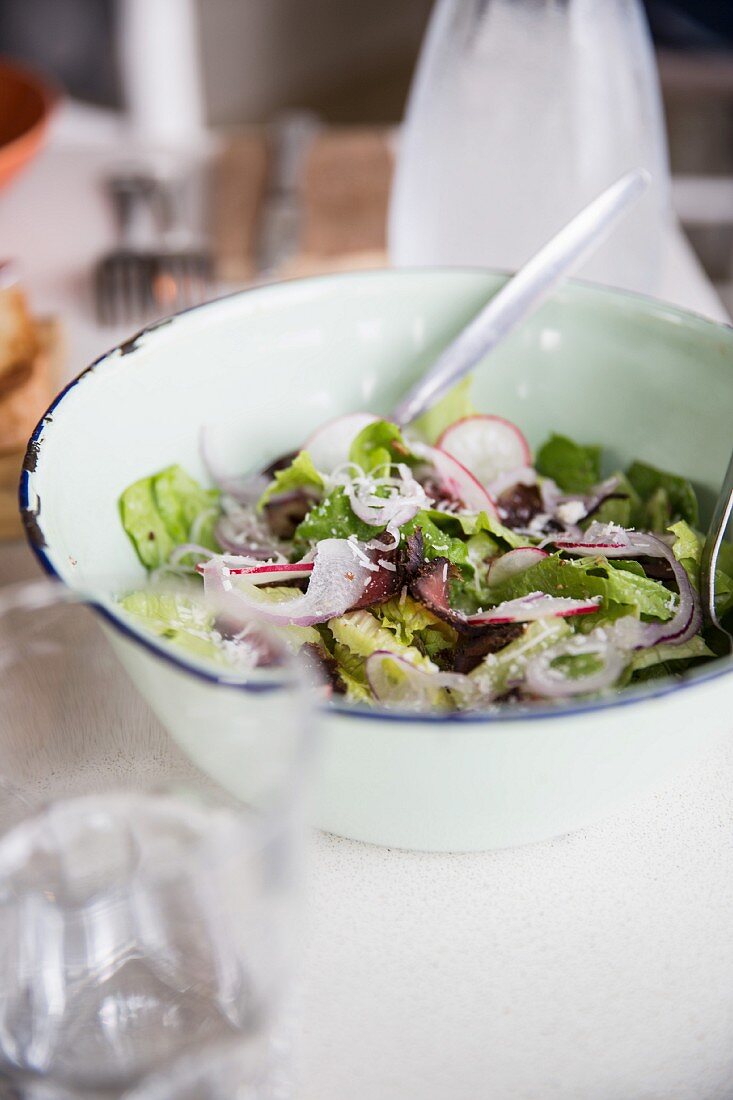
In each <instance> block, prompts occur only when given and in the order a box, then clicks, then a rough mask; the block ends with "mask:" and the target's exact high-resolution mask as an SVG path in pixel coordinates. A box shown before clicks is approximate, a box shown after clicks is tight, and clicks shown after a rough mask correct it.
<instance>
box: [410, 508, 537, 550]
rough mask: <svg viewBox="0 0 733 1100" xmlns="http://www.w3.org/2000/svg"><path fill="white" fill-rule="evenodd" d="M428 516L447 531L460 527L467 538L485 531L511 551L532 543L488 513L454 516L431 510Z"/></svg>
mask: <svg viewBox="0 0 733 1100" xmlns="http://www.w3.org/2000/svg"><path fill="white" fill-rule="evenodd" d="M428 514H429V515H430V517H431V519H433V520H434V521H435V522H436V523H437V524H438V526H440V527H442V528H443V529H444V530H446V531H454V529H455V528H456V527H458V528H459V529H460V530H461V531H462V533H463V534H464V535H467V536H471V535H477V534H479V533H480V532H482V531H484V532H486V534H488V535H491V536H492V537H493V538H494V539H495V540H496V541H497V542H499V543H501V544H504V547H509V549H511V550H514V549H515V548H516V547H517V546H527V545H528V544H529V543H531V542H532V539H529V538H527V536H526V535H518V534H516V532H515V531H512V530H510V529H509V528H508V527H505V526H504V524H503V523H502V522H501V520H498V519H495V518H494V516H492V515H490V514H489V513H488V512H476V513H474V514H471V515H459V516H454V515H452V514H450V513H448V512H437V511H433V510H431V511H430V512H429V513H428ZM538 541H539V540H538Z"/></svg>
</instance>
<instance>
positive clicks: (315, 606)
mask: <svg viewBox="0 0 733 1100" xmlns="http://www.w3.org/2000/svg"><path fill="white" fill-rule="evenodd" d="M203 577H204V590H205V593H206V596H207V599H211V600H212V602H213V603H214V604H215V607H216V610H217V613H223V614H225V615H226V616H227V618H228V619H230V620H232V621H234V622H241V623H242V624H243V625H246V624H247V623H250V622H251V621H252V620H253V619H262V620H264V621H265V622H269V623H276V624H278V625H280V626H286V625H292V626H313V625H314V624H315V623H323V622H327V621H328V619H333V618H337V617H338V616H339V615H343V614H344V612H345V611H348V610H349V609H350V608H352V607H353V606H354V605H355V604H357V603H358V602H359V599H360V597H361V596H362V595H363V593H364V590H365V589H366V587H367V584H368V583H369V580H370V578H371V572H370V571H369V570H368V569H366V568H365V567H364V566H363V565H362V564H361V562H360V561H359V560H358V559H357V558H355V557H354V553H353V549H352V547H351V546H350V545H349V543H348V541H347V540H346V539H323V540H322V541H321V542H319V543H318V547H317V552H316V556H315V559H314V563H313V572H312V573H311V576H310V581H309V583H308V588H307V590H306V591H305V592H304V593H302V594H301V595H299V596H296V597H295V598H294V599H292V600H288V601H287V602H286V603H282V604H272V603H268V602H267V601H265V600H263V599H261V598H260V597H259V595H258V594H257V589H256V587H255V586H254V585H252V584H250V583H249V582H248V581H247V580H246V577H239V578H237V580H238V583H237V585H236V586H235V585H233V584H232V580H231V575H230V572H229V570H228V569H227V567H226V565H225V564H224V563H223V561H222V559H221V558H212V559H211V560H210V561H208V562H206V564H205V565H204V567H203Z"/></svg>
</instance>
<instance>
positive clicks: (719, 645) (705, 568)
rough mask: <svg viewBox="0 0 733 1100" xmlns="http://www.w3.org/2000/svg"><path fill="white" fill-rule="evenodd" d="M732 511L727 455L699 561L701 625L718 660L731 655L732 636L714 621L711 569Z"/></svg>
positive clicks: (731, 467)
mask: <svg viewBox="0 0 733 1100" xmlns="http://www.w3.org/2000/svg"><path fill="white" fill-rule="evenodd" d="M732 512H733V454H732V455H731V456H730V462H729V463H728V469H727V470H726V474H725V477H724V478H723V485H722V488H721V490H720V493H719V494H718V499H717V500H716V502H715V509H714V510H713V518H712V519H711V521H710V527H709V528H708V533H707V536H706V538H705V545H704V546H703V550H702V557H701V560H700V594H701V597H702V601H701V602H702V613H703V617H704V619H705V625H706V626H707V628H708V630H709V638H710V641H711V642H713V643H714V648H715V649H716V650H719V655H720V656H721V657H722V656H724V655H725V654H730V653H733V635H731V634H730V632H729V631H728V630H726V629H725V627H724V626H722V625H721V623H720V620H719V619H718V614H717V612H716V610H715V570H716V567H717V564H718V554H719V553H720V544H721V543H722V541H723V536H724V535H725V532H726V528H727V527H728V523H729V521H730V517H731V513H732Z"/></svg>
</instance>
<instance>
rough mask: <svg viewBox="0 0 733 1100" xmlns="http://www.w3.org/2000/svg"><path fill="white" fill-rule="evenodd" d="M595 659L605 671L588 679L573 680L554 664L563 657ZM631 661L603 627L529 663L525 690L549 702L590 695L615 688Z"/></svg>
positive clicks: (558, 645) (564, 641)
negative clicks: (591, 656)
mask: <svg viewBox="0 0 733 1100" xmlns="http://www.w3.org/2000/svg"><path fill="white" fill-rule="evenodd" d="M586 654H589V655H595V656H597V657H599V658H600V660H601V661H602V662H603V667H602V668H600V669H598V670H597V671H596V672H591V673H589V674H588V675H587V676H578V677H572V676H568V675H567V673H566V672H565V671H564V670H563V669H562V668H558V667H557V666H556V665H555V664H554V662H555V661H557V659H558V658H559V657H580V656H585V655H586ZM627 661H628V657H627V656H626V655H625V654H624V653H622V652H621V650H620V649H617V648H616V646H615V645H614V644H613V642H612V641H611V639H610V637H609V634H608V631H607V630H605V629H604V628H603V627H599V628H597V629H596V630H592V631H591V632H590V634H573V635H571V636H570V637H569V638H563V639H562V641H560V642H557V643H556V644H555V645H553V646H550V647H549V648H548V649H545V650H543V651H542V652H541V653H538V654H536V655H535V656H534V657H532V658H530V660H529V661H528V662H527V666H526V668H525V670H524V687H525V690H526V691H528V692H530V693H531V694H532V695H540V696H544V697H545V698H566V697H567V696H569V695H587V694H589V693H592V692H597V691H605V690H606V689H607V688H610V687H612V686H613V685H614V684H615V683H616V681H617V680H618V678H619V676H620V675H621V673H622V672H623V670H624V667H625V665H626V663H627Z"/></svg>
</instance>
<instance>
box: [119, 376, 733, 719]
mask: <svg viewBox="0 0 733 1100" xmlns="http://www.w3.org/2000/svg"><path fill="white" fill-rule="evenodd" d="M468 385H469V383H468V382H466V383H463V384H461V385H460V386H459V387H457V388H456V389H455V390H454V391H453V392H452V393H451V394H449V395H448V396H447V397H446V398H444V399H443V401H442V402H440V403H439V404H438V405H437V406H436V407H435V408H433V409H432V410H430V411H429V412H428V413H427V414H425V415H424V416H423V417H422V418H420V419H419V420H417V421H415V422H414V423H413V424H411V425H409V426H408V428H406V429H405V430H403V431H401V430H400V429H399V428H398V427H397V426H396V425H395V424H393V423H391V422H390V421H389V420H385V419H380V418H378V417H377V416H374V415H372V414H369V413H361V412H354V413H350V414H347V415H344V416H340V417H338V418H336V419H332V420H330V421H328V422H327V423H325V424H323V425H322V426H321V427H320V428H318V429H317V430H316V431H315V432H313V433H312V434H311V435H310V436H309V438H307V439H306V440H305V441H304V442H303V443H302V445H301V446H300V448H299V449H298V450H297V451H294V452H292V453H291V454H288V455H285V456H283V457H279V458H277V459H275V460H274V461H273V462H272V463H271V464H270V465H269V466H267V467H266V468H265V469H263V470H261V471H258V472H256V473H254V474H250V475H247V476H239V475H238V474H237V473H232V472H231V471H222V470H221V469H220V468H219V466H218V463H217V461H216V456H215V453H214V447H213V441H212V438H211V433H202V440H201V448H202V454H203V457H204V462H205V465H206V466H207V468H208V470H209V473H210V475H211V478H212V480H213V482H214V484H215V485H216V488H214V489H208V488H204V487H203V486H201V485H200V484H199V483H198V482H197V481H195V480H194V479H193V478H192V477H190V476H189V475H188V474H187V473H186V471H185V470H184V469H183V468H181V467H180V466H169V467H167V468H165V469H163V470H162V471H159V472H155V473H152V474H151V475H149V476H146V477H144V478H142V479H140V480H138V481H136V482H135V483H134V484H132V485H130V486H129V487H128V488H127V489H126V490H125V491H124V492H123V493H122V495H121V498H120V515H121V520H122V524H123V526H124V529H125V531H126V532H127V534H128V536H129V537H130V540H131V542H132V545H133V547H134V548H135V551H136V552H137V554H138V556H139V558H140V561H141V562H142V563H143V565H144V566H145V567H146V568H147V570H148V571H149V578H150V579H149V583H148V585H147V586H146V587H144V588H142V589H138V590H136V591H133V592H128V593H127V594H125V595H124V596H122V598H121V601H120V602H121V607H122V608H123V610H124V611H125V612H126V613H127V614H128V615H130V616H132V617H133V618H134V619H135V620H137V621H138V622H139V623H141V624H142V625H144V626H145V627H147V628H148V629H150V630H152V631H153V632H154V633H155V634H157V635H159V636H161V637H163V638H166V639H169V641H170V644H171V645H173V646H177V647H179V648H184V649H186V650H188V651H189V653H192V654H195V655H196V656H197V657H201V658H204V659H207V660H211V661H213V662H215V663H216V664H218V665H221V666H224V667H230V668H239V669H241V668H243V667H244V668H246V667H248V666H251V665H252V664H253V663H257V662H258V661H262V660H263V659H266V655H265V657H264V658H263V654H262V648H261V646H257V645H256V644H254V643H253V640H252V636H251V629H252V628H251V624H252V621H253V618H254V619H258V618H259V619H262V620H264V621H265V622H267V623H269V624H271V625H272V626H274V627H275V628H276V629H277V630H278V631H280V632H281V633H282V635H283V636H284V637H285V639H286V640H287V642H288V644H289V645H290V646H291V647H292V648H293V649H296V650H298V651H299V652H300V654H301V655H302V656H303V658H304V659H305V660H306V661H307V662H308V663H309V664H310V665H311V666H313V668H314V669H315V670H317V672H318V674H319V676H320V678H321V679H322V680H325V682H326V683H327V684H328V690H329V692H330V693H331V694H332V696H333V697H334V698H340V699H341V700H342V701H345V702H347V703H354V704H359V705H367V706H369V705H374V706H377V707H384V708H388V709H394V708H398V709H405V710H418V711H433V710H437V711H447V712H450V711H454V712H470V711H481V710H490V709H494V708H496V707H500V706H507V707H517V706H522V705H531V704H532V703H534V702H536V701H538V700H543V701H544V702H545V703H546V702H547V700H551V699H560V700H566V699H569V698H571V697H577V696H587V697H590V696H595V695H598V694H599V693H609V692H616V691H619V690H623V689H624V688H626V687H627V686H628V685H630V684H634V683H637V682H639V681H642V680H648V679H650V678H655V677H670V676H672V677H674V676H680V675H682V674H683V673H685V672H686V671H687V670H688V669H690V668H691V667H693V666H695V665H697V664H700V663H702V662H705V661H708V660H710V659H711V658H714V657H715V656H716V654H715V653H714V651H713V649H711V648H710V645H709V644H708V641H706V638H705V635H704V631H703V629H702V626H703V623H702V615H701V611H700V603H699V597H698V580H699V566H700V555H701V550H702V536H701V534H700V532H699V530H698V526H699V517H698V502H697V499H696V496H695V492H694V490H693V488H692V486H691V484H690V483H689V482H688V481H687V480H686V479H685V478H684V477H683V476H681V475H680V474H679V473H676V472H675V473H671V472H668V471H665V470H660V469H657V468H655V467H653V466H651V465H648V464H646V463H643V462H633V463H632V464H631V465H630V466H628V468H626V469H625V470H617V471H615V472H611V473H610V474H607V475H606V476H603V474H602V458H603V456H602V453H601V448H600V447H598V446H596V445H594V444H592V443H586V442H583V443H579V442H576V441H574V440H572V439H570V438H568V437H567V436H565V435H560V434H551V435H550V436H549V438H548V439H547V440H546V442H545V443H543V445H542V446H540V447H539V449H538V450H537V452H536V454H534V455H533V454H532V452H531V449H530V447H529V444H528V443H527V440H526V439H525V437H524V435H523V433H522V431H521V428H520V427H518V426H517V425H515V424H513V423H511V422H509V421H508V420H506V419H504V418H502V417H499V416H495V415H492V414H491V413H483V412H477V411H476V410H475V409H474V408H473V407H472V405H471V403H470V399H469V396H468ZM717 600H718V605H717V611H718V616H719V617H721V618H722V617H724V616H725V615H726V614H727V613H728V612H729V611H730V610H731V608H733V553H731V552H730V550H728V549H724V555H723V558H722V568H721V570H720V572H719V576H718V584H717Z"/></svg>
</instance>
